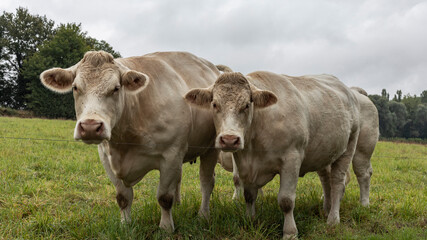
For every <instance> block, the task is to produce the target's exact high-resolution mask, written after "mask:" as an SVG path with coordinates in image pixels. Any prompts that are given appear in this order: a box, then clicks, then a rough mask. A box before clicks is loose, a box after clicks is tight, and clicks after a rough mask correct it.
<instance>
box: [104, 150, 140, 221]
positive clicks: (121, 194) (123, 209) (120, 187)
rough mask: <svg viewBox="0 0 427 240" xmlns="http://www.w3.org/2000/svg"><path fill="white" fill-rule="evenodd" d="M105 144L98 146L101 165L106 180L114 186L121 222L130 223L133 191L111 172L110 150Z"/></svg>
mask: <svg viewBox="0 0 427 240" xmlns="http://www.w3.org/2000/svg"><path fill="white" fill-rule="evenodd" d="M109 149H110V148H109V146H108V143H107V142H103V143H101V144H99V145H98V153H99V158H100V159H101V162H102V165H103V166H104V169H105V172H107V175H108V178H109V179H110V181H111V182H112V183H113V184H114V186H115V188H116V192H117V195H116V200H117V204H118V205H119V207H120V215H121V222H122V223H123V222H130V221H131V215H130V212H131V206H132V201H133V189H132V187H126V186H125V185H124V184H123V181H122V180H120V179H118V178H117V177H116V175H115V174H114V173H113V171H112V170H111V166H110V161H109V159H108V158H109V157H110V150H109Z"/></svg>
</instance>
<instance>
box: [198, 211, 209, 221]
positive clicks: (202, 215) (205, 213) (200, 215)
mask: <svg viewBox="0 0 427 240" xmlns="http://www.w3.org/2000/svg"><path fill="white" fill-rule="evenodd" d="M199 217H201V218H204V219H206V220H208V219H209V212H204V211H199Z"/></svg>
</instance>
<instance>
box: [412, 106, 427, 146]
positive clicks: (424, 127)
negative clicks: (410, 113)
mask: <svg viewBox="0 0 427 240" xmlns="http://www.w3.org/2000/svg"><path fill="white" fill-rule="evenodd" d="M414 128H415V129H416V130H417V131H418V134H419V135H418V137H420V138H427V104H425V103H423V104H419V105H418V106H417V110H416V111H415V118H414Z"/></svg>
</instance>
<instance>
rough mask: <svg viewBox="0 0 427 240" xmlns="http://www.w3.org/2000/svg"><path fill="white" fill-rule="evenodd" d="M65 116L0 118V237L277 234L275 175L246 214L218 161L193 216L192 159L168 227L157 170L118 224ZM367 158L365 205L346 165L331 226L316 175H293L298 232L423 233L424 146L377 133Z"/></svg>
mask: <svg viewBox="0 0 427 240" xmlns="http://www.w3.org/2000/svg"><path fill="white" fill-rule="evenodd" d="M74 124H75V123H74V122H73V121H60V120H42V119H20V118H5V117H1V118H0V239H16V238H18V239H144V238H145V239H280V238H281V236H282V225H283V214H282V213H281V212H280V210H279V206H278V205H277V200H276V196H277V192H278V178H277V177H276V178H275V179H274V180H273V181H272V182H270V183H269V184H268V185H267V186H266V187H265V188H264V196H262V197H259V198H258V199H257V205H256V206H257V215H256V218H255V220H254V221H250V220H248V219H247V218H246V217H245V206H244V201H243V200H240V201H236V202H235V201H232V200H231V197H232V194H233V184H232V175H231V173H228V172H226V171H224V170H223V169H221V167H220V166H219V165H218V167H217V168H216V185H215V189H214V193H213V198H212V201H211V205H210V207H211V216H210V219H209V220H208V221H207V220H204V219H201V218H199V217H198V216H197V211H198V208H199V206H200V201H201V194H200V188H199V180H198V164H196V165H194V164H193V165H190V164H185V165H184V171H183V173H184V176H183V180H182V203H181V205H179V206H176V207H174V209H173V217H174V221H175V227H176V230H175V232H174V233H173V234H168V233H166V232H164V231H162V230H160V229H159V228H158V226H157V225H158V224H159V222H160V207H159V206H158V204H157V201H156V199H155V193H156V187H157V184H158V176H159V174H158V172H156V171H153V172H151V173H149V174H148V175H147V176H146V177H145V178H144V179H143V180H142V181H141V182H140V183H138V184H137V185H136V186H135V188H134V190H135V191H134V192H135V200H134V202H133V205H132V217H133V221H132V223H131V224H127V225H121V224H120V213H119V207H118V206H117V204H116V201H115V189H114V187H113V185H112V184H111V183H110V181H109V179H108V177H107V175H106V174H105V173H104V169H103V168H102V165H101V163H100V162H99V158H98V153H97V147H96V146H94V145H85V144H83V143H80V142H73V140H72V136H73V128H74ZM13 138H23V139H13ZM36 139H39V140H36ZM40 139H55V140H61V141H47V140H40ZM62 140H63V141H62ZM67 140H68V141H67ZM372 165H373V168H374V174H373V177H372V181H371V196H370V201H371V206H370V207H369V208H363V207H361V206H360V204H359V202H358V201H359V187H358V184H357V181H356V177H355V176H354V174H353V173H352V180H351V182H350V184H349V185H348V186H347V189H346V193H345V196H344V198H343V200H342V204H341V211H340V213H341V224H340V225H338V226H335V227H329V226H327V225H326V218H325V217H324V216H323V214H322V211H323V210H322V201H321V199H320V198H321V195H322V189H321V185H320V181H319V180H318V178H317V175H316V174H314V173H311V174H308V175H306V176H305V177H304V178H300V180H299V183H298V189H297V199H296V208H295V211H294V214H295V221H296V224H297V227H298V230H299V238H300V239H427V145H415V144H403V143H399V144H397V143H390V142H380V143H378V145H377V148H376V150H375V153H374V156H373V158H372Z"/></svg>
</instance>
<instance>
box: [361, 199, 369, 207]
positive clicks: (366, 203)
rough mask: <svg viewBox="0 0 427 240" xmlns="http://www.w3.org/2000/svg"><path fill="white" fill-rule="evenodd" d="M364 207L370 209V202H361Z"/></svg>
mask: <svg viewBox="0 0 427 240" xmlns="http://www.w3.org/2000/svg"><path fill="white" fill-rule="evenodd" d="M361 204H362V207H369V200H367V201H362V202H361Z"/></svg>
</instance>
